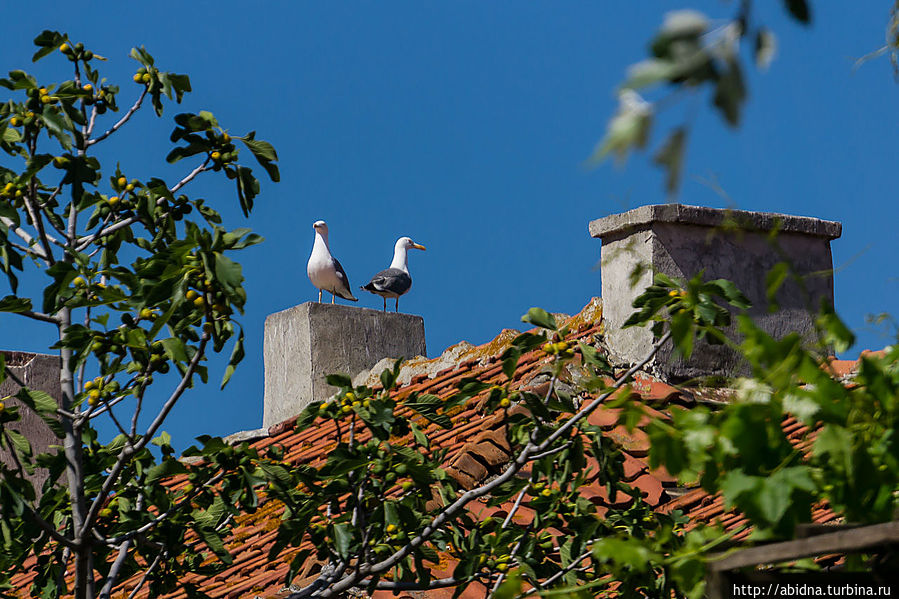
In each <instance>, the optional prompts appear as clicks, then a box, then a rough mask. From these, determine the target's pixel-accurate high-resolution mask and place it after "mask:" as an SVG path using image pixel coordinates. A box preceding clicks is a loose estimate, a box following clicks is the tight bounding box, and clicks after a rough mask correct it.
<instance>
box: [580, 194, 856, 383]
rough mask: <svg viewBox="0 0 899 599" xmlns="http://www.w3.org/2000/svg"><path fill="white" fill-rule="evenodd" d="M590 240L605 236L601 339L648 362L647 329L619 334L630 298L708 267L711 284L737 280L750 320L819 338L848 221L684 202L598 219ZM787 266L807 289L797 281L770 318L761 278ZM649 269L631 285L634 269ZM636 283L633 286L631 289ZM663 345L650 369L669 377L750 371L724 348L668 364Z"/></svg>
mask: <svg viewBox="0 0 899 599" xmlns="http://www.w3.org/2000/svg"><path fill="white" fill-rule="evenodd" d="M589 230H590V235H591V236H593V237H598V238H599V239H601V240H602V253H601V255H602V300H603V319H604V321H605V337H606V341H607V343H608V345H609V349H610V351H611V352H612V354H613V355H614V356H615V357H617V358H618V359H620V360H621V361H623V362H627V363H634V362H637V361H639V360H640V359H642V358H643V357H644V356H645V355H646V354H647V352H648V351H649V348H650V346H651V345H652V342H653V337H652V332H651V331H650V330H649V327H644V328H639V329H638V328H629V329H623V330H622V329H621V325H622V324H623V323H624V321H625V320H627V318H628V317H629V316H630V315H631V314H632V313H633V312H634V308H633V307H632V302H633V301H634V299H635V298H636V297H637V296H638V295H640V294H641V293H642V292H643V290H644V289H645V288H646V287H647V286H649V285H650V284H651V283H652V278H653V275H654V273H664V274H666V275H668V276H671V277H678V278H681V279H689V278H690V277H692V276H694V275H695V274H696V273H698V272H699V271H705V274H704V278H705V279H706V280H710V279H718V278H724V279H729V280H731V281H733V282H734V283H735V284H736V285H737V287H738V288H739V289H740V290H741V291H742V292H743V293H745V294H746V296H747V297H748V298H749V300H750V301H751V302H752V306H753V307H752V309H751V310H750V315H751V316H752V317H753V318H754V319H755V321H756V322H758V323H759V324H760V325H761V327H762V328H763V329H764V330H765V331H766V332H768V333H769V334H771V335H773V336H775V337H782V336H784V335H786V334H787V333H791V332H797V333H799V334H800V335H802V336H803V337H804V338H806V339H809V340H811V339H813V337H814V317H815V314H814V313H815V311H816V310H817V309H818V307H819V306H820V303H821V301H822V300H824V301H826V302H828V303H829V304H830V305H833V258H832V256H831V252H830V241H831V240H832V239H836V238H838V237H839V236H840V233H841V232H842V225H841V224H840V223H838V222H834V221H825V220H820V219H817V218H808V217H803V216H791V215H785V214H773V213H766V212H747V211H743V210H721V209H717V208H700V207H697V206H683V205H679V204H665V205H656V206H642V207H640V208H636V209H634V210H630V211H628V212H625V213H622V214H614V215H612V216H607V217H605V218H601V219H599V220H594V221H592V222H591V223H590V226H589ZM782 261H788V262H790V263H791V264H792V266H793V268H794V269H795V271H796V272H797V273H798V274H799V275H802V276H803V281H804V289H803V288H801V287H800V286H799V285H797V284H796V283H795V282H793V281H791V280H787V281H785V283H784V284H783V286H782V287H781V288H780V290H779V291H778V293H777V301H778V303H779V306H780V309H779V310H778V311H777V312H774V313H769V312H768V303H767V299H766V293H765V291H766V286H765V276H766V275H767V273H768V271H769V270H770V269H771V268H772V267H773V266H774V265H775V264H777V263H778V262H782ZM640 265H643V266H644V267H646V268H645V269H644V270H643V271H642V273H641V274H640V276H639V277H638V278H637V279H636V281H635V282H633V280H632V273H635V272H640V271H636V270H635V269H636V268H638V267H639V266H640ZM632 283H633V284H632ZM672 351H673V348H672V347H671V346H670V344H669V347H667V348H663V349H662V351H660V352H659V353H658V354H657V355H656V358H655V360H654V361H653V363H652V364H651V365H650V367H651V369H652V370H654V371H655V372H656V373H657V374H658V375H660V376H662V377H663V378H667V379H672V380H683V379H686V378H692V377H696V376H709V375H720V376H736V375H739V374H742V373H745V372H746V365H744V364H741V363H740V359H739V356H738V355H737V354H736V353H735V352H733V351H731V350H729V349H727V348H724V347H722V346H720V345H708V344H704V343H697V344H696V346H695V348H694V353H693V356H692V357H691V359H690V360H689V361H686V362H685V361H683V360H673V361H672V360H671V354H672Z"/></svg>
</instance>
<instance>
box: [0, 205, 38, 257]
mask: <svg viewBox="0 0 899 599" xmlns="http://www.w3.org/2000/svg"><path fill="white" fill-rule="evenodd" d="M0 223H3V224H4V225H6V226H7V227H8V228H9V230H10V231H12V232H13V233H15V234H16V235H18V237H19V239H21V240H22V241H24V242H25V245H27V246H28V247H29V248H32V249H31V250H30V252H29V253H32V254H34V255H36V256H37V257H38V258H40V259H41V260H47V254H46V253H45V252H44V250H43V248H41V247H40V246H39V245H38V244H37V241H36V240H35V239H34V237H32V236H31V235H29V234H28V233H27V232H26V231H25V230H24V229H22V228H21V227H17V226H16V223H15V222H14V221H13V220H12V219H10V218H9V217H6V216H0Z"/></svg>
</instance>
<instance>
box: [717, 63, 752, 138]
mask: <svg viewBox="0 0 899 599" xmlns="http://www.w3.org/2000/svg"><path fill="white" fill-rule="evenodd" d="M745 101H746V85H745V84H744V83H743V70H742V69H741V68H740V63H739V62H737V61H736V59H731V60H729V61H728V62H727V67H726V68H725V70H724V72H723V73H722V74H721V76H720V77H719V79H718V84H717V85H716V86H715V98H714V104H715V106H716V107H717V108H718V110H719V111H720V112H721V115H722V116H723V117H724V120H725V121H727V123H728V124H729V125H731V126H732V127H736V126H737V125H739V124H740V109H741V108H742V106H743V102H745Z"/></svg>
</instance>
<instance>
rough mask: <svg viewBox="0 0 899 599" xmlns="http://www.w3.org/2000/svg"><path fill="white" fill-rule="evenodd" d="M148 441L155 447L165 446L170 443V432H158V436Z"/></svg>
mask: <svg viewBox="0 0 899 599" xmlns="http://www.w3.org/2000/svg"><path fill="white" fill-rule="evenodd" d="M150 443H152V444H153V445H155V446H157V447H165V446H167V445H171V444H172V436H171V435H170V434H168V433H167V432H165V431H162V432H161V433H160V434H159V436H158V437H156V438H155V439H152V440H151V441H150Z"/></svg>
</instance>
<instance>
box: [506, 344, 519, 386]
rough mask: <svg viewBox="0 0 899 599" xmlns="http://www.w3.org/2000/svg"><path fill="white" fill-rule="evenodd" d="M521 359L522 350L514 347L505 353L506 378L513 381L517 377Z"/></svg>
mask: <svg viewBox="0 0 899 599" xmlns="http://www.w3.org/2000/svg"><path fill="white" fill-rule="evenodd" d="M519 358H521V350H520V349H518V348H517V347H515V346H514V345H513V346H512V347H509V348H508V349H506V351H504V352H503V355H502V360H503V374H505V375H506V378H508V379H509V380H512V377H513V376H515V370H516V369H517V368H518V360H519Z"/></svg>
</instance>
